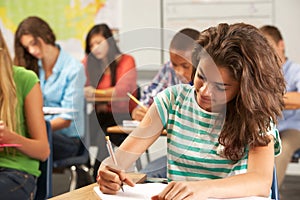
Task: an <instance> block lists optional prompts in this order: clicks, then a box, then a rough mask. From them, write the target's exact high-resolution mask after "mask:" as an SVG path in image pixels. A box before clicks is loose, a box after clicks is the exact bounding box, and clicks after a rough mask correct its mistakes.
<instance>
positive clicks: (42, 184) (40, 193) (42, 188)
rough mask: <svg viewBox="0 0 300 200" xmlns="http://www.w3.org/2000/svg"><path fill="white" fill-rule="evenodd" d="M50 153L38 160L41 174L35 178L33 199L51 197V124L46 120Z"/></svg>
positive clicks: (40, 199) (38, 199)
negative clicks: (35, 184) (44, 159)
mask: <svg viewBox="0 0 300 200" xmlns="http://www.w3.org/2000/svg"><path fill="white" fill-rule="evenodd" d="M46 128H47V135H48V142H49V146H50V150H51V151H50V155H49V157H48V159H47V160H46V161H43V162H42V161H41V162H40V167H39V169H40V171H41V175H40V176H39V177H38V179H37V191H36V195H35V200H42V199H48V198H50V197H52V133H51V132H52V130H51V125H50V123H49V122H48V121H46Z"/></svg>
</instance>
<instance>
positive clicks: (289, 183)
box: [280, 175, 300, 200]
mask: <svg viewBox="0 0 300 200" xmlns="http://www.w3.org/2000/svg"><path fill="white" fill-rule="evenodd" d="M299 199H300V176H298V175H287V176H286V177H285V179H284V181H283V185H282V187H281V189H280V200H299Z"/></svg>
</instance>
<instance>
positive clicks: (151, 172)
mask: <svg viewBox="0 0 300 200" xmlns="http://www.w3.org/2000/svg"><path fill="white" fill-rule="evenodd" d="M140 173H145V174H147V177H151V178H166V177H167V156H162V157H160V158H157V159H156V160H153V161H152V162H150V163H149V164H148V165H147V166H146V167H145V168H144V169H142V170H141V171H140Z"/></svg>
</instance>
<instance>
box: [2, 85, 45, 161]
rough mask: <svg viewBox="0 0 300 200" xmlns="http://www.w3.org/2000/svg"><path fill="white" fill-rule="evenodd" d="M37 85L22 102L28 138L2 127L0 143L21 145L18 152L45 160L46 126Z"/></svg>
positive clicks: (39, 90) (40, 94)
mask: <svg viewBox="0 0 300 200" xmlns="http://www.w3.org/2000/svg"><path fill="white" fill-rule="evenodd" d="M42 99H43V98H42V93H41V89H40V86H39V84H38V83H37V84H35V86H34V87H33V88H32V89H31V91H30V92H29V93H28V95H27V96H26V98H25V101H24V110H25V119H26V124H27V128H28V132H29V135H30V138H26V137H24V136H22V135H19V134H17V133H15V132H11V131H9V130H7V129H6V128H5V127H4V130H2V131H3V132H2V133H3V137H2V142H3V143H16V144H21V146H20V147H16V148H18V150H20V151H21V152H22V153H24V154H26V155H28V156H29V157H32V158H35V159H38V160H42V161H44V160H46V159H47V158H48V156H49V154H50V148H49V144H48V137H47V132H46V124H45V120H44V113H43V110H42V108H43V102H42V101H43V100H42Z"/></svg>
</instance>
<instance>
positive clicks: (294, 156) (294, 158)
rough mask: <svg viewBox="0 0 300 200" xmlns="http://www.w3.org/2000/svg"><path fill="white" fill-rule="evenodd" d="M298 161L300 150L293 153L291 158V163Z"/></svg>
mask: <svg viewBox="0 0 300 200" xmlns="http://www.w3.org/2000/svg"><path fill="white" fill-rule="evenodd" d="M299 159H300V149H298V150H297V151H295V153H294V155H293V157H292V160H291V162H294V163H298V162H299Z"/></svg>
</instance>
